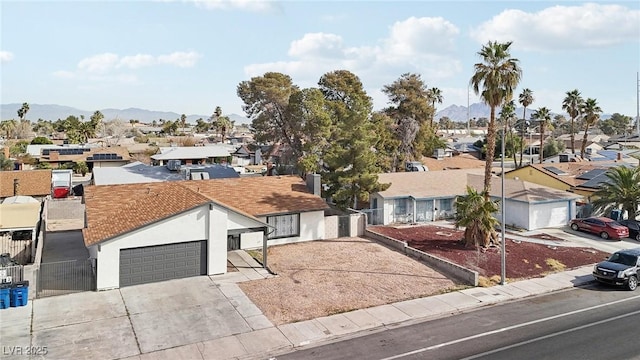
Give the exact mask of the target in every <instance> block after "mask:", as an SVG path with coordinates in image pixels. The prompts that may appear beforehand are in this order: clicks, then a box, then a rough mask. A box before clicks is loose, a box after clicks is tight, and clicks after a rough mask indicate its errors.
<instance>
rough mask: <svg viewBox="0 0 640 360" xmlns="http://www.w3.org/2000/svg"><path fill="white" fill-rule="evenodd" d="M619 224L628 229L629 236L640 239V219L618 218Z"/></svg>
mask: <svg viewBox="0 0 640 360" xmlns="http://www.w3.org/2000/svg"><path fill="white" fill-rule="evenodd" d="M618 222H619V223H620V225H622V226H624V227H626V228H627V229H629V237H630V238H632V239H636V240H638V241H640V221H638V220H631V219H627V220H620V221H618Z"/></svg>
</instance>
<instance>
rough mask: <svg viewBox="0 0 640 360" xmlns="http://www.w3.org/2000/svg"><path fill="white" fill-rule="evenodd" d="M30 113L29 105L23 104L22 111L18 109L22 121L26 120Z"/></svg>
mask: <svg viewBox="0 0 640 360" xmlns="http://www.w3.org/2000/svg"><path fill="white" fill-rule="evenodd" d="M28 112H29V104H28V103H23V104H22V106H21V107H20V109H18V117H19V118H20V120H24V117H25V116H27V113H28Z"/></svg>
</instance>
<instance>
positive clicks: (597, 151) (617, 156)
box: [544, 145, 640, 166]
mask: <svg viewBox="0 0 640 360" xmlns="http://www.w3.org/2000/svg"><path fill="white" fill-rule="evenodd" d="M637 151H638V150H633V149H629V150H603V149H602V147H601V146H600V145H597V146H593V147H591V148H587V149H586V150H585V156H584V159H582V157H581V156H580V151H579V150H578V151H576V153H575V154H570V153H569V152H568V151H565V152H564V153H562V154H558V155H556V156H553V157H549V158H546V159H544V162H545V163H562V162H578V161H591V162H618V163H625V164H629V165H633V166H638V163H639V162H640V160H638V159H637V158H634V157H632V156H630V155H631V154H634V153H636V152H637Z"/></svg>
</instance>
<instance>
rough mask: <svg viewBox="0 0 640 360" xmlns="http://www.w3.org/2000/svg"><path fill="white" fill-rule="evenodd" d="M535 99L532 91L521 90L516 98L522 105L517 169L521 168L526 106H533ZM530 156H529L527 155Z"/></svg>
mask: <svg viewBox="0 0 640 360" xmlns="http://www.w3.org/2000/svg"><path fill="white" fill-rule="evenodd" d="M534 101H535V98H534V97H533V91H531V89H523V90H522V92H521V93H520V95H519V96H518V102H519V103H520V104H521V105H522V107H523V109H522V124H521V125H520V137H521V138H522V142H521V143H520V164H518V165H517V167H519V168H521V167H522V154H523V153H524V136H525V135H524V130H525V129H526V121H527V106H529V105H531V104H533V102H534ZM529 155H531V154H529Z"/></svg>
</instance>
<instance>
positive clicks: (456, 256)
mask: <svg viewBox="0 0 640 360" xmlns="http://www.w3.org/2000/svg"><path fill="white" fill-rule="evenodd" d="M372 230H374V231H376V232H378V233H381V234H384V235H387V236H389V237H392V238H395V239H398V240H402V241H406V242H407V243H408V245H409V246H411V247H413V248H416V249H418V250H421V251H424V252H426V253H428V254H432V255H435V256H438V257H441V258H444V259H447V260H449V261H451V262H454V263H456V264H459V265H462V266H464V267H467V268H469V269H472V270H475V271H477V272H478V274H479V275H481V276H484V277H486V278H491V277H494V276H496V275H500V272H501V255H500V248H498V247H492V248H489V249H486V250H483V249H473V248H466V247H464V245H463V244H462V243H461V242H460V240H461V239H462V237H463V234H464V232H463V231H462V230H454V229H449V228H444V227H438V226H428V225H427V226H412V227H403V228H394V227H388V226H376V227H373V228H372ZM536 238H538V239H540V237H536ZM550 238H553V237H551V236H550ZM556 239H557V238H554V239H549V240H556ZM505 249H506V276H507V278H508V279H509V280H512V281H513V280H517V279H523V278H533V277H540V276H544V275H546V274H548V273H551V272H556V271H560V270H564V269H572V268H576V267H580V266H584V265H589V264H593V263H597V262H599V261H601V260H602V259H603V258H605V257H606V256H608V255H609V254H607V253H605V252H602V251H599V250H595V249H593V248H582V247H561V246H553V245H545V244H536V243H530V242H526V241H519V240H514V239H511V238H509V235H508V234H507V241H506V243H505Z"/></svg>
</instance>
